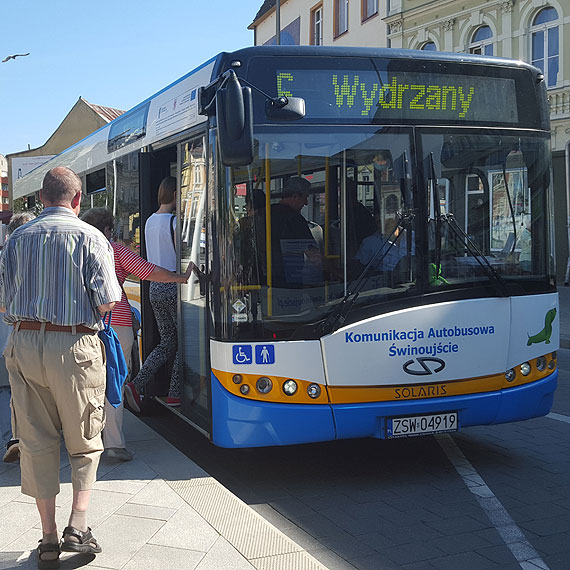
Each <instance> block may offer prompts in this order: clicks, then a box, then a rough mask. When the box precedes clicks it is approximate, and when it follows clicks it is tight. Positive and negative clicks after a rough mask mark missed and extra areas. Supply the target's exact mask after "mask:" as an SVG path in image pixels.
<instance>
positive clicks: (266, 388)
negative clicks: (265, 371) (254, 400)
mask: <svg viewBox="0 0 570 570" xmlns="http://www.w3.org/2000/svg"><path fill="white" fill-rule="evenodd" d="M255 387H256V388H257V391H258V392H259V393H261V394H267V393H268V392H270V391H271V388H273V382H271V379H270V378H267V376H262V377H261V378H258V379H257V382H256V383H255Z"/></svg>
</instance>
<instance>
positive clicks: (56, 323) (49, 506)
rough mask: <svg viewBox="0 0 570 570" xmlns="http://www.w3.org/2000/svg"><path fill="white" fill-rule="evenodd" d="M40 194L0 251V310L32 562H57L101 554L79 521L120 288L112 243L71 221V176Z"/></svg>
mask: <svg viewBox="0 0 570 570" xmlns="http://www.w3.org/2000/svg"><path fill="white" fill-rule="evenodd" d="M40 199H41V201H42V202H43V204H44V206H45V208H44V210H43V211H42V213H41V214H40V215H39V216H38V217H37V218H36V219H35V220H32V221H30V222H28V223H27V224H25V225H23V226H21V227H19V228H18V229H17V230H15V231H14V233H13V234H12V235H11V236H10V239H9V240H8V241H7V243H6V245H5V247H4V250H3V253H2V256H1V257H0V307H1V308H0V310H2V311H3V312H5V315H4V321H5V322H6V323H9V324H13V325H14V330H13V331H12V334H11V335H10V339H9V341H8V345H7V346H6V349H5V352H4V356H5V359H6V368H7V369H8V373H9V375H10V386H11V389H12V411H13V414H14V416H13V417H14V427H15V429H16V434H17V436H18V438H19V439H20V465H21V476H22V493H24V494H25V495H29V496H31V497H34V498H35V500H36V505H37V508H38V511H39V514H40V519H41V524H42V532H43V537H42V540H41V541H40V545H39V546H38V548H37V550H36V556H37V559H38V567H39V568H57V567H58V566H59V555H60V553H61V550H65V551H69V552H82V553H88V554H97V553H99V552H101V547H100V546H99V544H98V543H97V541H96V540H95V538H94V537H93V535H92V534H91V530H90V529H89V527H88V526H87V520H86V518H87V508H88V506H89V499H90V497H91V488H92V486H93V483H94V482H95V479H96V476H97V467H98V465H99V459H100V457H101V453H102V452H103V442H102V437H101V431H102V429H103V425H104V421H105V415H104V398H105V385H106V369H105V358H104V352H103V344H102V342H101V340H100V339H99V336H98V334H97V332H98V331H99V330H101V329H102V328H103V324H102V321H101V315H103V314H104V313H105V312H108V311H110V310H111V309H112V308H113V307H114V306H115V303H116V302H118V301H119V300H120V298H121V288H120V286H119V283H118V282H117V278H116V276H115V267H114V263H113V250H112V249H111V246H110V245H109V242H108V241H107V240H106V239H105V238H104V236H102V235H101V232H99V231H97V230H96V229H95V228H93V227H92V226H90V225H88V224H86V223H85V222H83V221H81V220H79V219H78V217H77V215H78V214H79V209H80V207H81V179H80V178H79V177H78V176H77V174H75V173H74V172H73V171H72V170H70V169H69V168H65V167H56V168H52V169H51V170H50V171H49V172H48V173H47V174H46V175H45V177H44V180H43V183H42V189H41V190H40ZM62 431H63V437H64V440H65V446H66V448H67V451H68V454H69V460H70V464H71V482H72V487H73V502H72V506H71V516H70V518H69V523H68V526H67V527H66V528H65V529H64V530H63V540H62V541H61V544H60V543H59V541H58V539H57V525H56V519H55V512H56V509H55V500H56V496H57V494H58V493H59V488H60V487H59V472H60V440H61V432H62Z"/></svg>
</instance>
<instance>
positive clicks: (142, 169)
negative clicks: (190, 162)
mask: <svg viewBox="0 0 570 570" xmlns="http://www.w3.org/2000/svg"><path fill="white" fill-rule="evenodd" d="M175 175H176V148H175V147H168V148H165V149H161V150H159V151H153V152H141V153H140V154H139V190H140V197H139V204H140V216H139V220H140V222H139V223H140V236H139V237H140V254H141V256H142V257H144V258H145V259H147V252H146V242H145V233H144V227H145V224H146V221H147V219H148V218H149V217H150V216H151V215H152V214H153V213H154V212H156V210H157V209H158V187H159V185H160V182H161V181H162V180H163V178H165V177H166V176H175ZM149 287H150V282H149V281H141V314H142V325H143V326H142V347H141V349H142V350H141V356H142V360H143V362H144V360H145V359H146V358H147V356H148V355H149V354H150V353H151V352H152V350H153V349H154V347H155V346H156V345H157V344H158V343H159V340H160V336H159V334H158V327H157V325H156V321H155V318H154V313H153V310H152V306H151V304H150V300H149ZM171 368H172V362H168V363H167V364H165V365H164V366H162V367H161V368H160V370H159V371H158V372H157V374H156V375H155V377H154V379H152V380H151V381H150V382H149V383H148V384H147V385H146V386H145V396H147V397H148V396H160V395H165V394H166V392H167V391H168V379H169V378H170V371H171Z"/></svg>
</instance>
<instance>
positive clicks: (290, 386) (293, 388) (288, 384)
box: [283, 380, 297, 396]
mask: <svg viewBox="0 0 570 570" xmlns="http://www.w3.org/2000/svg"><path fill="white" fill-rule="evenodd" d="M283 392H285V394H287V396H292V395H293V394H295V393H296V392H297V382H295V380H285V382H283Z"/></svg>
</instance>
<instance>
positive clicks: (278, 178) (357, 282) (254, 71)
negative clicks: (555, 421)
mask: <svg viewBox="0 0 570 570" xmlns="http://www.w3.org/2000/svg"><path fill="white" fill-rule="evenodd" d="M549 144H550V132H549V118H548V107H547V100H546V93H545V86H544V79H543V76H542V74H541V72H540V70H538V69H536V68H534V67H532V66H530V65H527V64H525V63H522V62H517V61H511V60H505V59H499V58H485V57H481V56H468V55H464V54H443V53H434V52H430V53H425V52H421V51H417V52H416V51H398V50H391V49H367V48H354V49H353V48H328V47H298V46H296V47H288V46H274V47H252V48H246V49H243V50H240V51H237V52H234V53H221V54H220V55H218V56H217V57H215V58H213V59H211V60H210V61H208V62H206V63H205V64H203V65H202V66H200V67H199V68H197V69H195V70H194V71H192V72H190V73H189V74H187V75H186V76H184V77H182V78H181V79H179V80H178V81H177V82H175V83H173V84H172V85H170V86H168V87H166V88H165V89H163V90H162V91H160V92H159V93H157V94H156V95H153V96H152V97H150V98H149V99H147V100H145V101H143V102H142V103H141V104H140V105H138V106H136V107H135V108H134V109H132V110H131V111H128V112H127V113H125V114H124V115H122V116H121V117H119V118H117V119H115V120H114V121H113V122H111V123H110V124H109V125H107V126H105V127H103V128H102V129H100V130H99V131H97V132H95V133H93V134H92V135H90V136H89V137H87V138H86V139H84V140H82V141H80V142H78V143H77V144H75V145H74V146H72V147H70V148H69V149H67V150H66V151H64V152H63V153H61V154H60V155H58V156H56V157H55V158H53V159H52V160H50V161H49V162H47V163H46V164H44V165H43V166H41V167H39V168H37V169H36V170H34V171H33V172H31V173H30V174H28V175H27V176H25V177H24V178H23V179H21V180H19V181H18V182H17V183H16V185H15V190H14V196H15V197H21V196H31V195H33V194H34V193H35V192H36V191H37V190H38V189H39V187H40V186H41V180H42V178H43V176H44V174H45V172H46V171H47V170H48V169H49V168H51V167H53V166H56V165H65V166H69V167H70V168H72V169H74V170H75V171H76V172H78V173H79V174H80V175H81V177H82V179H83V180H84V194H85V197H84V202H85V206H86V207H89V206H91V205H107V206H108V207H110V208H111V209H112V210H113V211H114V213H115V216H116V227H117V230H118V235H117V239H118V240H122V241H124V242H125V243H128V244H129V245H131V246H132V247H133V248H140V251H141V253H142V254H143V255H144V252H145V244H144V236H143V233H144V232H142V231H141V229H142V228H143V227H144V223H145V220H146V218H147V217H148V216H149V215H150V214H151V213H152V212H153V211H154V210H155V209H156V207H157V204H156V193H157V188H158V184H159V182H160V180H161V179H162V178H163V177H164V176H166V175H172V176H175V177H176V178H177V180H178V188H179V192H178V197H179V198H178V199H179V204H178V214H177V215H178V223H177V233H178V236H177V237H178V243H179V244H180V248H179V251H178V263H179V265H180V269H181V270H184V269H185V267H186V264H187V263H188V262H189V261H190V260H192V261H194V262H195V263H196V264H198V265H199V266H201V267H202V269H203V276H202V277H201V278H200V279H198V278H196V277H194V278H193V279H192V281H191V282H189V284H188V285H184V286H180V289H179V296H178V304H179V311H178V315H179V327H178V330H179V339H178V343H179V355H180V358H181V363H182V370H183V394H182V403H181V406H180V408H179V409H178V410H175V411H174V413H177V414H179V415H181V416H182V417H184V418H185V419H186V420H187V421H188V422H189V423H191V424H192V425H194V426H195V427H196V428H198V429H199V430H201V431H202V432H203V433H205V434H207V436H208V437H209V438H210V439H211V441H212V442H213V443H214V444H216V445H219V446H223V447H251V446H271V445H287V444H298V443H308V442H317V441H328V440H335V439H343V438H360V437H375V438H395V437H403V436H414V435H421V434H430V433H438V432H452V431H457V430H461V429H463V428H465V427H468V426H474V425H484V424H499V423H503V422H512V421H518V420H524V419H527V418H532V417H536V416H541V415H544V414H547V413H548V412H549V410H550V408H551V405H552V400H553V393H554V390H555V388H556V383H557V376H558V372H557V363H556V350H557V349H558V346H559V315H558V297H557V293H556V286H555V268H554V252H553V231H552V224H553V217H552V196H551V192H552V188H551V174H550V173H551V163H550V150H549ZM299 178H302V179H303V180H302V181H301V182H300V181H299ZM292 187H294V188H297V190H295V191H294V192H293V191H292V190H291V188H292ZM287 208H288V209H287ZM292 212H293V213H292ZM141 306H142V316H143V345H144V346H143V352H144V353H145V354H146V353H148V352H149V351H150V349H151V348H152V346H153V344H154V343H155V342H156V338H155V337H156V331H155V330H154V326H155V325H154V323H153V317H152V312H151V311H150V308H149V304H148V291H147V289H146V287H145V286H141ZM167 390H168V373H167V372H165V373H163V374H160V375H157V377H156V378H155V379H154V381H153V382H152V383H151V384H149V386H148V389H147V391H146V393H145V398H146V399H153V398H154V399H157V400H159V401H162V399H163V397H164V396H165V395H166V391H167Z"/></svg>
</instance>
